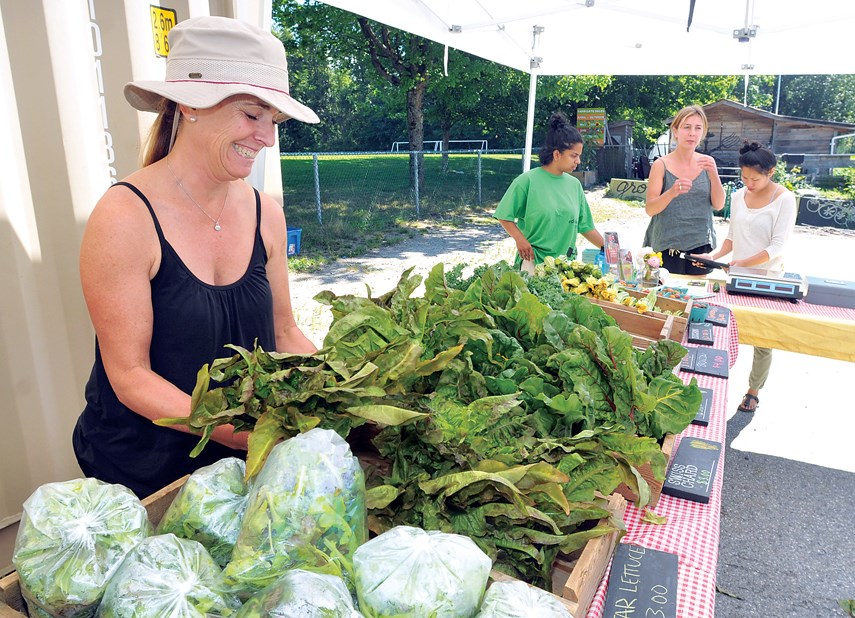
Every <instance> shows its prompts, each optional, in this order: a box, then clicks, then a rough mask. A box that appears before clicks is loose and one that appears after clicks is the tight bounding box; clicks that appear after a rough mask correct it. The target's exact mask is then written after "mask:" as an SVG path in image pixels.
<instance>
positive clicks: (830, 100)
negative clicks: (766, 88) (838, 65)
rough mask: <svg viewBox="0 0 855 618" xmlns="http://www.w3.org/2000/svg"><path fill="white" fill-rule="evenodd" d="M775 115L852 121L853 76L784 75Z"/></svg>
mask: <svg viewBox="0 0 855 618" xmlns="http://www.w3.org/2000/svg"><path fill="white" fill-rule="evenodd" d="M778 113H779V114H784V115H787V116H798V117H801V118H816V119H820V120H834V121H837V122H855V75H784V76H783V77H782V80H781V103H780V105H779V108H778Z"/></svg>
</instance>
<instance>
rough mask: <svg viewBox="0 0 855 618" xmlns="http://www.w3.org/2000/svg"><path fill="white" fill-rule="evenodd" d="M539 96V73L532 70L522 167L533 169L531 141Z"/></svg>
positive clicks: (524, 170) (524, 169) (527, 169)
mask: <svg viewBox="0 0 855 618" xmlns="http://www.w3.org/2000/svg"><path fill="white" fill-rule="evenodd" d="M536 97H537V73H535V72H534V71H532V72H531V77H530V78H529V82H528V116H527V118H526V122H525V151H524V153H523V161H522V169H523V172H527V171H529V170H530V169H531V142H532V135H533V133H534V100H535V98H536Z"/></svg>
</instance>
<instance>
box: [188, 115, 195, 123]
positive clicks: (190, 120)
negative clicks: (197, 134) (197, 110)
mask: <svg viewBox="0 0 855 618" xmlns="http://www.w3.org/2000/svg"><path fill="white" fill-rule="evenodd" d="M187 120H188V121H189V122H196V116H187Z"/></svg>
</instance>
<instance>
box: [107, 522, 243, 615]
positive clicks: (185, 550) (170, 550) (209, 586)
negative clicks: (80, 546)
mask: <svg viewBox="0 0 855 618" xmlns="http://www.w3.org/2000/svg"><path fill="white" fill-rule="evenodd" d="M239 607H240V601H239V600H238V598H237V596H235V595H234V594H233V593H232V592H231V591H230V590H229V588H228V586H226V584H225V581H224V580H223V573H222V571H221V570H220V567H218V566H217V564H216V563H215V562H214V559H213V558H211V555H210V554H209V553H208V550H206V549H205V548H204V547H203V546H202V544H201V543H198V542H197V541H190V540H188V539H179V538H178V537H177V536H175V535H174V534H161V535H158V536H152V537H149V538H147V539H145V540H144V541H142V542H141V543H140V544H139V545H137V546H136V547H135V548H134V549H133V550H132V551H131V552H130V553H128V555H127V556H126V557H125V559H124V560H123V561H122V564H121V566H120V567H119V568H118V570H117V571H116V574H115V575H113V577H112V578H111V579H110V582H109V583H108V584H107V589H106V590H105V591H104V599H103V600H102V601H101V605H100V606H99V607H98V614H97V618H202V617H203V616H234V614H235V612H236V611H237V610H238V608H239Z"/></svg>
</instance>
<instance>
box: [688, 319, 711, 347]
mask: <svg viewBox="0 0 855 618" xmlns="http://www.w3.org/2000/svg"><path fill="white" fill-rule="evenodd" d="M687 340H688V342H689V343H700V344H701V345H712V344H713V343H715V336H714V335H713V325H712V324H710V323H709V322H690V323H689V335H688V339H687Z"/></svg>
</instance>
